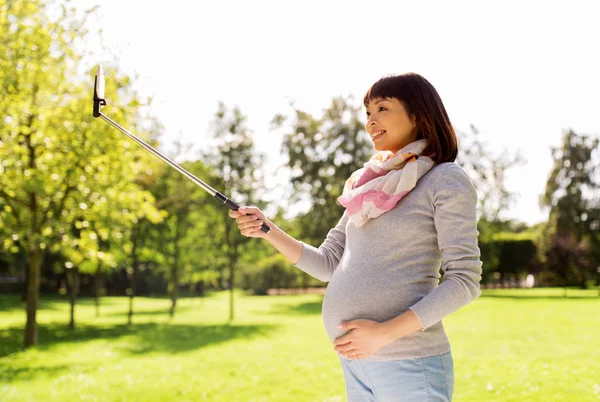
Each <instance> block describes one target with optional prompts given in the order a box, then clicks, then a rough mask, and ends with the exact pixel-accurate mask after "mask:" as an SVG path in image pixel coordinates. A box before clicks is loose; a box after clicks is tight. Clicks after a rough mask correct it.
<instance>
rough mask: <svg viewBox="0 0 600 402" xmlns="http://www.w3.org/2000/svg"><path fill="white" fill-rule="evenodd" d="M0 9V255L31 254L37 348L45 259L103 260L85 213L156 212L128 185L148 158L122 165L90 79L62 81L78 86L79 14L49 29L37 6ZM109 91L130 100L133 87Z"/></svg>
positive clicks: (66, 14)
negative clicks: (111, 204)
mask: <svg viewBox="0 0 600 402" xmlns="http://www.w3.org/2000/svg"><path fill="white" fill-rule="evenodd" d="M0 4H1V5H2V7H0V10H1V12H0V35H2V37H3V38H5V39H4V40H3V41H2V44H1V46H2V47H1V48H0V90H1V95H0V114H1V115H2V116H3V118H2V119H0V160H2V165H1V166H0V199H2V203H3V204H4V205H5V208H4V215H3V220H4V219H6V220H4V222H3V225H4V227H5V228H8V229H9V230H8V231H9V232H10V233H12V235H11V237H10V240H9V241H4V242H2V245H1V246H2V247H3V249H5V250H11V249H12V248H14V247H18V246H19V245H23V246H24V247H26V255H27V258H28V267H27V323H26V326H25V346H26V347H27V346H31V345H35V344H36V343H37V324H36V313H37V303H38V298H39V284H40V268H41V265H42V259H43V255H44V251H45V250H46V249H48V248H50V250H51V251H52V253H55V254H58V253H60V254H62V255H63V256H65V257H66V258H68V262H69V263H70V264H69V266H72V267H77V269H79V268H80V266H79V265H76V264H83V261H84V260H86V259H87V258H89V257H90V255H91V254H93V253H95V255H98V253H97V242H94V241H93V240H95V239H93V238H92V236H91V233H90V230H89V220H87V217H88V214H89V209H90V208H89V207H91V206H92V205H97V204H100V205H101V204H102V203H103V202H105V201H107V200H109V199H119V198H120V197H122V198H120V199H122V200H123V201H124V204H126V205H129V207H128V208H129V209H130V210H132V211H133V210H135V211H136V213H138V214H139V213H140V212H149V213H152V212H153V211H152V205H151V201H149V200H148V198H147V194H145V193H143V192H141V191H140V190H139V188H137V187H136V186H134V185H132V184H131V182H128V181H127V180H128V179H130V178H131V177H132V176H135V175H136V171H138V170H139V169H142V166H143V165H144V162H143V157H140V159H138V161H137V163H119V162H118V161H119V160H120V158H119V157H116V155H117V153H118V152H119V150H122V149H123V139H122V136H119V137H117V135H116V134H115V130H114V129H112V128H110V127H108V126H107V125H105V124H98V123H95V124H94V123H92V120H93V118H92V117H91V112H90V106H91V105H90V101H89V100H90V94H91V93H92V92H91V91H92V89H91V86H90V83H89V80H86V81H85V82H84V83H82V82H78V81H77V80H76V79H73V80H69V81H67V80H66V79H65V77H77V67H78V66H79V63H80V61H81V55H79V54H77V53H76V51H75V49H76V48H77V46H75V43H76V41H78V40H80V39H81V38H83V37H85V35H86V31H85V29H83V21H82V20H81V19H78V17H77V16H76V12H75V10H74V9H72V8H67V7H62V11H63V12H62V14H61V15H60V16H58V17H57V18H56V20H51V19H50V18H49V17H48V16H47V13H46V12H45V6H44V4H42V2H41V1H21V0H15V1H10V2H6V1H2V2H1V3H0ZM84 18H85V17H84ZM89 77H92V76H91V75H89ZM112 85H114V87H118V88H119V89H120V90H121V92H125V93H129V92H130V90H129V85H130V83H129V80H128V79H122V80H118V81H116V82H113V84H112ZM114 87H110V86H109V87H108V88H107V92H108V91H109V89H110V90H112V89H113V88H114ZM115 89H116V88H115ZM115 92H116V91H115ZM139 105H140V102H139V101H138V99H137V97H136V96H135V94H134V95H132V96H130V100H129V101H128V102H126V104H125V105H124V106H123V107H121V108H115V115H116V116H119V117H124V118H125V117H130V116H131V115H132V113H131V112H132V111H133V112H134V113H135V110H136V109H137V108H138V107H139ZM131 154H132V155H136V154H137V152H135V151H132V152H131ZM111 161H112V164H111ZM107 170H110V175H113V174H115V172H118V173H117V174H116V175H117V176H118V177H120V178H121V179H122V180H123V181H122V182H118V181H117V182H118V185H116V184H115V181H114V180H113V179H114V177H109V174H107ZM91 184H94V185H97V186H98V185H99V186H100V187H102V186H104V188H105V189H106V188H109V189H110V190H111V191H112V192H113V195H110V194H109V195H105V196H102V195H101V194H100V193H99V192H97V191H94V188H93V187H91ZM119 186H120V187H121V188H120V189H119V188H118V187H119ZM119 190H120V192H119ZM139 201H142V202H141V203H139ZM124 204H123V203H121V204H120V205H121V206H123V205H124ZM133 205H135V209H134V208H133V207H132V206H133ZM6 206H8V208H6ZM74 229H76V230H75V231H74ZM73 289H74V290H75V288H73ZM73 325H74V323H73Z"/></svg>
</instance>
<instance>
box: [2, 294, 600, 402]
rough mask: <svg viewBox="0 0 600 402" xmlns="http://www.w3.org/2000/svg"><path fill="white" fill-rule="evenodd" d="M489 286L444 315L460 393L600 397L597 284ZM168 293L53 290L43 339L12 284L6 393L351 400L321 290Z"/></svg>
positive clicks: (501, 397)
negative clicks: (174, 299)
mask: <svg viewBox="0 0 600 402" xmlns="http://www.w3.org/2000/svg"><path fill="white" fill-rule="evenodd" d="M562 296H563V290H562V289H531V290H491V289H490V290H484V294H483V296H482V297H481V298H480V299H478V300H476V301H474V302H473V303H472V304H470V305H469V306H466V307H464V308H463V309H461V310H460V311H458V312H456V313H454V314H453V315H451V316H449V317H447V318H446V319H445V320H444V324H445V326H446V330H447V332H448V335H449V337H450V340H451V342H452V347H453V353H454V361H455V370H456V373H455V374H456V381H455V394H454V396H455V399H454V400H455V401H478V402H479V401H544V402H546V401H577V402H581V401H599V400H600V297H598V291H597V290H590V291H582V290H576V289H569V292H568V294H567V297H566V298H565V297H562ZM227 302H228V299H227V295H226V294H225V293H221V294H214V295H211V296H209V297H206V298H193V299H191V298H189V299H182V300H180V302H179V304H178V309H177V313H176V316H175V318H174V319H173V320H169V317H168V314H167V312H168V307H169V301H168V300H167V299H162V298H138V299H136V301H135V311H136V315H135V316H134V325H133V326H131V327H127V326H126V325H125V323H126V322H127V315H126V314H127V299H125V298H104V299H103V300H102V307H101V316H100V317H98V318H96V317H95V310H94V306H93V301H92V300H89V299H83V300H80V301H79V304H78V306H77V309H76V321H77V328H76V329H75V330H73V331H71V330H69V329H68V328H67V323H68V303H67V301H66V300H62V299H59V298H55V299H43V300H42V302H41V305H40V310H39V311H38V322H39V323H40V327H39V345H38V346H37V347H35V348H32V349H30V350H27V351H23V350H22V343H23V327H24V322H25V312H24V308H23V305H22V303H21V302H20V301H19V298H18V297H15V296H1V295H0V401H79V400H85V401H200V400H212V401H344V400H345V397H344V383H343V377H342V371H341V368H340V367H339V363H338V360H337V356H336V354H335V353H334V352H333V350H332V347H331V346H330V344H329V340H328V339H327V336H326V334H325V330H324V329H323V327H322V324H321V317H320V308H321V296H318V295H302V296H267V297H256V296H255V297H252V296H244V295H242V294H239V295H238V296H237V297H236V318H235V320H234V321H233V322H232V323H231V324H228V323H227V316H228V304H227Z"/></svg>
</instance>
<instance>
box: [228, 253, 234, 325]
mask: <svg viewBox="0 0 600 402" xmlns="http://www.w3.org/2000/svg"><path fill="white" fill-rule="evenodd" d="M234 266H235V260H234V259H233V258H232V259H230V260H229V321H233V315H234V314H233V310H234V309H233V288H234V286H233V284H234V281H233V280H234V273H235V269H234Z"/></svg>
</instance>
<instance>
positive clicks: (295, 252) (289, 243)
mask: <svg viewBox="0 0 600 402" xmlns="http://www.w3.org/2000/svg"><path fill="white" fill-rule="evenodd" d="M269 226H271V231H270V232H269V233H268V234H267V235H266V236H264V238H265V240H267V241H268V242H269V243H271V245H272V246H273V247H275V248H276V249H277V251H279V252H280V253H281V254H282V255H283V256H284V257H285V258H287V259H288V260H289V261H290V262H291V263H292V264H296V263H297V262H298V261H299V260H300V256H301V255H302V243H301V242H299V241H298V240H296V239H294V238H293V237H292V236H290V235H288V234H287V233H285V232H284V231H283V230H281V229H280V228H279V227H277V226H275V225H273V223H272V222H269Z"/></svg>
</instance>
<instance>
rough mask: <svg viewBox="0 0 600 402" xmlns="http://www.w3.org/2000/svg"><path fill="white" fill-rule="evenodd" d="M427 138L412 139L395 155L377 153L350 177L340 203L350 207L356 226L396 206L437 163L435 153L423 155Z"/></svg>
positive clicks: (339, 199)
mask: <svg viewBox="0 0 600 402" xmlns="http://www.w3.org/2000/svg"><path fill="white" fill-rule="evenodd" d="M426 147H427V140H426V139H421V140H418V141H415V142H411V143H410V144H408V145H407V146H405V147H404V148H402V149H401V150H399V151H398V152H396V153H395V154H394V153H392V152H390V151H381V152H377V153H376V154H375V155H373V157H371V159H370V160H369V161H368V162H367V163H365V164H364V167H363V168H361V169H358V170H357V171H356V172H354V173H352V175H351V176H350V178H349V179H348V180H346V184H345V185H344V191H343V193H342V195H341V197H339V198H338V202H339V203H340V204H341V205H343V206H344V207H346V212H347V214H348V217H349V219H350V221H352V222H353V223H354V224H355V225H356V226H362V225H364V224H365V223H366V222H367V221H368V220H369V219H373V218H377V217H378V216H379V215H381V214H383V213H384V212H387V211H389V210H390V209H392V208H394V206H396V204H397V203H398V201H400V199H401V198H402V197H404V196H405V195H406V194H408V192H409V191H410V190H412V189H413V188H414V187H415V186H416V184H417V181H418V180H419V179H420V178H421V177H422V176H423V175H424V174H425V173H427V171H429V169H431V168H432V167H433V165H434V161H433V159H431V156H433V155H430V156H423V155H421V154H422V152H423V150H424V149H425V148H426Z"/></svg>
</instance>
